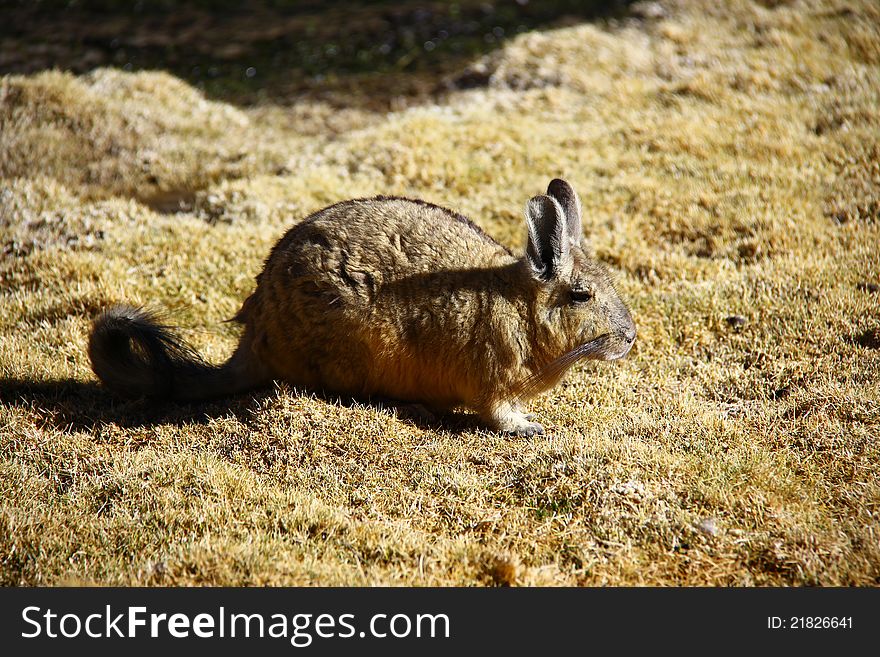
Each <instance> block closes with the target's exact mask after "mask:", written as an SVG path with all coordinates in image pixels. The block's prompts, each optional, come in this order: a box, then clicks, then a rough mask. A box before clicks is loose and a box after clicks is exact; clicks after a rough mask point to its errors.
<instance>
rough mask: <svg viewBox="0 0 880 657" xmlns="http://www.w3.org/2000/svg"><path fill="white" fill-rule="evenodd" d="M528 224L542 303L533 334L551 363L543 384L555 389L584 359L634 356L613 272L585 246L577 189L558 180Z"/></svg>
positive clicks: (530, 260)
mask: <svg viewBox="0 0 880 657" xmlns="http://www.w3.org/2000/svg"><path fill="white" fill-rule="evenodd" d="M526 224H527V226H528V244H527V247H526V254H525V264H526V265H527V269H528V271H529V274H530V278H531V285H533V286H534V293H535V294H534V298H535V299H536V303H535V306H536V307H535V312H534V317H533V319H532V321H533V322H534V326H533V327H532V330H533V331H534V339H535V341H536V344H537V345H539V350H540V351H544V352H545V353H544V359H546V360H549V361H550V362H549V364H548V365H547V366H546V367H544V368H543V373H542V376H541V377H540V378H541V379H542V381H543V382H544V383H547V384H550V385H552V384H553V383H554V382H555V381H554V380H553V379H558V377H559V376H561V374H562V373H564V371H565V370H566V369H568V367H570V366H571V365H572V364H574V363H575V362H577V361H578V360H581V359H583V358H593V359H600V360H615V359H617V358H622V357H623V356H625V355H626V354H627V353H629V350H630V349H631V348H632V345H633V343H634V342H635V339H636V327H635V324H634V323H633V319H632V316H631V315H630V312H629V309H628V308H627V307H626V304H625V303H624V302H623V300H622V299H621V298H620V295H619V294H618V293H617V290H616V289H615V288H614V284H613V283H612V281H611V278H610V276H609V275H608V271H607V269H606V268H605V266H604V265H602V264H601V263H600V262H598V261H597V260H595V259H594V258H592V257H591V255H590V253H589V252H588V250H587V248H586V245H585V244H584V240H583V230H582V227H581V203H580V200H579V199H578V196H577V194H576V193H575V191H574V189H572V187H571V185H569V184H568V183H567V182H565V181H564V180H559V179H556V180H553V181H552V182H551V183H550V186H549V187H548V188H547V193H546V194H542V195H540V196H535V197H534V198H532V199H531V200H529V202H528V203H527V204H526ZM533 383H534V384H537V383H538V382H533ZM540 387H544V386H540Z"/></svg>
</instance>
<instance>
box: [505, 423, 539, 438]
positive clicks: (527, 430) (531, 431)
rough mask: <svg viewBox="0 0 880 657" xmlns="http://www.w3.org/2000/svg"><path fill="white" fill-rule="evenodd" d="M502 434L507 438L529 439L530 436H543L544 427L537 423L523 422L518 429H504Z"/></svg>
mask: <svg viewBox="0 0 880 657" xmlns="http://www.w3.org/2000/svg"><path fill="white" fill-rule="evenodd" d="M504 433H506V434H507V435H508V436H517V437H519V438H531V437H532V436H543V435H544V427H542V426H541V425H540V424H538V423H537V422H525V423H523V424H521V425H520V426H518V427H512V428H510V429H505V430H504Z"/></svg>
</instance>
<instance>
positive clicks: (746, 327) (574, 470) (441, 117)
mask: <svg viewBox="0 0 880 657" xmlns="http://www.w3.org/2000/svg"><path fill="white" fill-rule="evenodd" d="M662 6H663V7H664V11H663V12H660V13H662V15H654V14H652V13H651V12H647V13H648V14H650V15H648V16H647V17H642V18H637V19H630V20H621V21H617V22H614V23H594V24H591V23H584V24H580V25H575V26H572V27H566V28H561V29H557V30H548V31H542V32H529V33H525V34H522V35H520V36H518V37H516V38H515V39H511V40H510V41H508V42H506V44H505V45H504V46H503V47H502V48H499V49H498V50H495V51H494V52H492V53H490V54H488V55H487V56H485V57H484V58H483V59H479V60H475V61H473V62H472V63H471V64H470V67H469V69H468V70H467V71H464V72H463V74H466V75H469V76H471V77H472V78H476V79H480V80H482V81H483V82H484V83H482V84H480V85H478V86H476V87H475V88H471V89H464V90H454V88H455V85H454V84H453V85H438V87H437V88H438V90H439V89H442V91H437V93H435V94H433V95H431V96H430V97H428V98H425V99H423V100H422V101H420V102H418V103H411V104H410V105H409V106H406V107H401V108H398V109H394V110H393V111H387V110H382V111H380V110H377V109H375V108H370V107H369V106H364V105H354V106H352V107H348V108H344V109H342V108H338V107H334V106H331V105H330V104H328V102H327V101H322V100H320V99H317V98H315V99H311V100H310V99H309V98H308V97H303V98H302V99H301V100H300V101H299V102H298V103H296V104H293V105H281V104H278V105H272V104H271V103H262V104H258V105H255V106H244V107H235V106H232V105H229V104H224V103H221V102H219V101H213V100H210V99H208V98H206V97H205V96H203V95H202V94H201V92H199V91H198V90H196V89H194V88H192V87H190V86H188V85H187V84H186V83H184V82H182V81H181V80H179V79H177V78H175V77H173V76H171V75H169V74H167V73H163V72H140V73H125V72H123V71H121V70H116V69H108V68H104V69H98V70H95V71H93V72H91V73H88V74H85V75H82V76H79V77H77V76H74V75H71V74H68V73H62V72H57V71H54V72H53V71H46V72H41V73H36V74H33V75H27V76H18V75H7V76H5V77H3V78H2V79H0V584H5V585H60V584H110V585H201V584H210V585H219V584H222V585H244V584H253V585H265V584H270V585H279V584H285V585H377V584H380V585H463V586H471V585H563V586H573V585H672V586H678V585H720V586H730V585H734V586H742V585H762V586H763V585H772V586H776V585H862V586H864V585H867V586H876V585H878V584H880V477H878V472H880V444H878V441H880V9H878V6H877V4H876V3H874V2H871V1H870V0H864V1H859V0H845V1H844V0H828V1H826V2H813V1H808V0H795V1H791V2H787V1H784V0H780V1H776V2H769V1H764V2H751V1H745V0H742V1H736V2H732V3H715V2H708V1H706V2H698V1H696V0H694V1H687V0H682V1H679V2H666V3H664V4H663V5H662ZM655 13H656V12H655ZM393 83H394V81H393V78H390V81H389V82H388V84H393ZM449 89H453V90H451V91H450V90H449ZM557 176H561V177H564V178H567V179H568V180H569V181H571V182H572V183H573V184H574V186H575V188H576V189H578V191H579V192H580V194H581V197H582V200H583V205H584V223H585V228H586V231H587V234H588V237H589V239H590V240H591V242H592V245H593V247H594V249H595V251H596V253H597V255H598V257H599V258H600V259H601V260H603V261H604V262H606V263H607V264H608V266H609V267H610V269H611V270H612V272H613V275H614V278H615V280H616V281H617V285H618V288H619V290H620V292H621V294H622V296H623V297H624V298H625V299H626V300H627V301H628V303H629V305H630V308H631V310H632V314H633V317H634V319H635V322H636V325H637V327H638V338H637V341H636V345H635V347H634V348H633V350H632V352H631V354H630V356H629V357H628V358H626V359H625V360H622V361H619V362H614V363H596V362H589V363H586V364H582V365H578V366H577V367H576V368H575V369H574V370H573V371H572V372H571V373H570V375H569V376H568V378H567V380H566V381H565V382H564V383H563V384H561V385H560V386H559V387H557V388H556V389H554V390H553V391H551V392H550V393H547V394H546V395H544V396H543V397H541V398H539V399H538V400H537V401H536V402H535V403H534V404H533V407H532V410H533V411H534V412H535V413H536V414H537V416H538V419H539V421H541V422H542V423H543V424H544V426H545V427H546V429H547V431H548V435H546V436H542V437H537V438H532V439H516V438H511V437H507V436H503V435H499V434H495V433H492V432H489V431H486V430H484V429H482V428H481V426H480V425H479V423H478V422H477V421H476V418H475V416H473V415H471V414H469V413H467V412H464V411H462V412H458V413H455V414H453V415H451V416H447V417H443V418H441V419H440V420H439V421H438V422H435V423H425V422H423V421H420V420H416V419H413V418H410V417H408V416H407V415H406V414H405V413H400V412H397V411H396V410H395V409H393V408H384V407H381V406H375V405H369V404H365V403H361V402H352V401H348V400H337V399H333V398H332V397H326V396H323V397H322V396H318V395H315V394H314V393H313V392H312V391H308V390H298V389H293V388H290V387H288V386H285V385H280V384H279V385H278V386H276V387H275V388H272V389H267V390H263V391H259V392H257V393H254V394H248V395H242V396H239V397H236V398H234V399H230V400H219V401H216V402H213V403H209V404H199V405H174V404H170V403H158V402H153V401H149V400H135V401H124V400H120V399H118V398H115V397H113V396H112V395H110V394H109V393H108V392H107V391H105V390H104V389H103V388H101V387H100V385H98V383H97V382H96V380H95V377H94V375H93V374H92V373H91V369H90V366H89V362H88V357H87V355H86V349H85V347H86V341H87V335H88V330H89V326H90V323H91V321H92V319H94V317H95V316H96V315H97V314H98V313H99V312H100V311H101V309H102V308H104V307H106V306H108V305H110V304H112V303H114V302H130V303H135V304H145V305H148V306H150V307H153V308H159V309H164V310H165V311H166V312H167V314H168V316H169V317H170V319H171V321H172V322H173V323H175V324H177V325H178V326H180V327H181V335H182V336H183V337H184V338H185V339H187V340H188V341H189V342H191V343H192V344H193V345H194V346H196V347H197V348H198V349H199V350H200V351H201V352H202V353H203V354H204V355H205V356H206V358H207V359H208V360H211V361H213V362H219V361H221V360H224V359H225V358H226V357H228V355H229V354H230V353H231V351H232V349H233V347H234V345H235V343H236V337H237V334H236V331H237V326H236V325H233V324H228V323H225V321H224V320H226V319H228V318H230V317H231V316H232V315H234V314H235V313H236V311H237V310H238V308H239V305H240V303H241V302H242V301H243V299H244V298H245V297H246V296H247V295H248V294H249V293H250V291H251V290H252V289H253V286H254V277H255V276H256V275H257V273H259V271H260V269H261V266H262V262H263V259H264V258H265V257H266V255H267V254H268V251H269V249H270V248H271V246H272V245H273V244H274V242H275V241H276V240H277V239H278V238H279V237H280V236H281V235H282V234H283V233H284V232H285V231H286V230H287V228H289V227H290V226H291V225H293V224H294V223H295V222H297V221H298V220H300V219H301V218H303V217H304V216H306V215H307V214H309V213H311V212H313V211H314V210H316V209H319V208H321V207H323V206H325V205H328V204H330V203H333V202H336V201H339V200H343V199H346V198H352V197H362V196H371V195H375V194H398V195H406V196H412V197H418V198H423V199H425V200H428V201H431V202H434V203H438V204H441V205H445V206H448V207H450V208H452V209H454V210H457V211H460V212H462V213H464V214H466V215H468V216H469V217H470V218H472V219H473V220H474V221H475V222H476V223H477V224H479V225H480V226H481V227H483V228H484V229H485V230H486V231H487V232H488V233H489V234H491V235H492V236H494V237H495V238H496V239H498V240H499V241H501V242H503V243H505V244H507V245H509V246H511V247H513V248H516V249H521V248H523V245H524V242H525V228H524V224H523V219H522V208H523V205H524V203H525V201H526V200H527V199H528V198H529V197H530V196H533V195H535V194H538V193H541V192H542V191H543V190H544V189H545V188H546V185H547V182H548V181H549V180H550V179H551V178H553V177H557Z"/></svg>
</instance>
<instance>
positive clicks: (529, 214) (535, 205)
mask: <svg viewBox="0 0 880 657" xmlns="http://www.w3.org/2000/svg"><path fill="white" fill-rule="evenodd" d="M526 225H527V226H528V229H529V241H528V244H527V246H526V257H527V258H528V260H529V264H531V266H532V271H533V272H534V273H535V277H536V278H538V279H540V280H543V281H549V280H552V279H553V278H555V277H556V276H558V275H559V272H560V271H561V270H562V269H564V268H565V267H566V266H568V265H569V264H570V259H571V241H570V239H569V235H568V225H567V222H566V218H565V213H564V211H563V209H562V206H561V205H559V202H558V201H557V200H556V199H555V198H553V197H552V196H543V195H542V196H535V197H534V198H532V199H530V200H529V202H528V203H526Z"/></svg>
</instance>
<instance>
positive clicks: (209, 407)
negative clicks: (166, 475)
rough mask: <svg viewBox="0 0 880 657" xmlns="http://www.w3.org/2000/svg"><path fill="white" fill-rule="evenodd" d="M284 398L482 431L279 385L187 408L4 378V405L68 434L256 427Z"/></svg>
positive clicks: (81, 386) (463, 422)
mask: <svg viewBox="0 0 880 657" xmlns="http://www.w3.org/2000/svg"><path fill="white" fill-rule="evenodd" d="M279 395H293V396H298V395H308V396H309V397H313V398H316V399H318V400H320V401H321V402H322V403H326V404H331V405H337V406H342V407H345V408H355V407H357V406H364V405H366V406H369V407H371V408H375V409H377V410H379V411H380V412H383V413H388V414H389V415H392V416H394V417H396V418H398V420H400V421H402V422H409V423H412V424H413V425H415V426H416V427H418V428H420V429H426V430H433V431H438V432H445V433H450V434H453V435H457V434H460V433H465V432H474V431H478V430H479V429H480V425H479V422H478V419H477V417H476V416H475V415H472V414H469V413H462V412H451V413H446V414H443V415H442V416H432V415H430V414H428V413H423V412H420V410H419V409H418V408H417V407H414V406H412V405H409V404H401V403H397V402H394V401H390V400H385V399H381V400H380V399H372V400H371V399H366V400H365V399H355V398H346V397H339V396H335V395H330V394H326V393H319V392H314V391H300V390H298V389H296V388H291V387H289V386H287V385H286V384H283V383H281V384H276V386H274V388H272V387H270V388H265V389H261V390H255V391H251V392H249V393H243V394H240V395H236V396H231V397H227V398H224V399H218V400H213V401H210V402H200V403H181V402H171V401H165V400H156V399H146V398H140V399H133V400H129V399H121V398H119V397H117V396H115V395H113V394H112V393H110V392H109V391H107V390H106V389H105V388H103V387H102V386H101V385H100V384H98V383H97V382H96V381H80V380H77V379H57V380H49V381H32V380H26V379H16V378H2V379H0V405H2V406H7V407H16V408H29V409H32V410H33V411H34V412H35V414H36V415H37V420H36V421H37V424H38V426H41V427H45V426H51V427H54V428H56V429H59V430H62V431H67V432H73V431H86V432H94V431H95V430H96V429H97V428H99V427H101V426H102V425H107V424H116V425H118V426H120V427H123V428H130V429H134V428H144V427H152V426H157V425H163V424H176V425H184V424H207V423H209V422H210V421H211V420H213V419H216V418H220V417H228V416H229V415H230V414H231V415H233V416H234V417H235V418H236V419H238V420H239V421H240V422H242V423H243V424H250V423H252V420H253V416H254V415H255V414H257V413H259V410H260V407H261V405H262V404H263V403H264V402H267V401H269V400H270V399H272V398H273V397H277V396H279Z"/></svg>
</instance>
